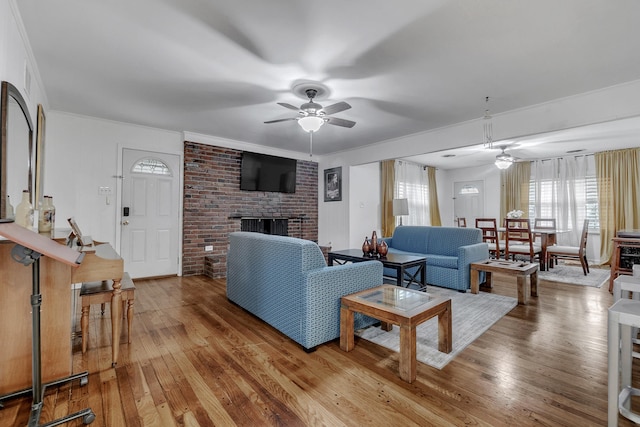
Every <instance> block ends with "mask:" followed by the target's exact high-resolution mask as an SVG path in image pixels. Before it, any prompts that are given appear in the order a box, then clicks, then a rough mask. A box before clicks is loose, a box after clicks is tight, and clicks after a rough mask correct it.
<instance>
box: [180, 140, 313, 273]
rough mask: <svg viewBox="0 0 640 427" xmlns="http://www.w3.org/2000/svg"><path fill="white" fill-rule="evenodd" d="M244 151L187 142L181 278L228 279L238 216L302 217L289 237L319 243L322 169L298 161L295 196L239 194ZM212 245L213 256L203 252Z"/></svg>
mask: <svg viewBox="0 0 640 427" xmlns="http://www.w3.org/2000/svg"><path fill="white" fill-rule="evenodd" d="M241 155H242V151H239V150H233V149H229V148H223V147H214V146H211V145H204V144H198V143H195V142H189V141H185V143H184V213H183V231H184V235H183V242H182V274H183V275H185V276H189V275H195V274H205V256H206V257H207V267H206V274H207V275H208V276H210V277H214V278H218V277H224V276H225V274H226V263H227V245H228V235H229V233H231V232H233V231H240V217H278V218H287V217H291V218H298V217H302V218H303V220H302V221H299V220H295V221H289V227H290V228H289V235H290V236H294V237H301V238H303V239H308V240H313V241H317V240H318V164H317V163H314V162H309V161H301V160H298V166H297V170H296V192H295V193H272V192H264V191H242V190H240V163H241ZM207 245H212V246H213V252H205V250H204V247H205V246H207Z"/></svg>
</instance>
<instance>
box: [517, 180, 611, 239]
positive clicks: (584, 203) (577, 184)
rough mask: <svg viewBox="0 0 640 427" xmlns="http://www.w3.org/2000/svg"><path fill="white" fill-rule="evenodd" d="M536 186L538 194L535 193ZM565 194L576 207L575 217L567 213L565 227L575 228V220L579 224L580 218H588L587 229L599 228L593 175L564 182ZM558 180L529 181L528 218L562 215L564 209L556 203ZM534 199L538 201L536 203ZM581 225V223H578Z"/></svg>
mask: <svg viewBox="0 0 640 427" xmlns="http://www.w3.org/2000/svg"><path fill="white" fill-rule="evenodd" d="M536 188H538V189H539V191H540V195H539V196H538V197H536V196H537V194H536ZM564 190H565V194H569V195H570V196H571V197H573V200H574V201H575V205H576V207H577V212H576V217H577V218H578V221H576V220H575V218H573V216H572V215H568V219H567V224H566V225H567V227H569V228H570V229H573V228H575V224H574V223H575V222H577V223H578V224H581V223H582V221H581V220H580V218H583V219H588V220H589V230H590V231H598V230H600V216H599V213H598V185H597V182H596V177H595V176H587V177H584V178H578V179H574V180H570V181H567V182H566V188H565V189H564ZM559 192H560V182H558V181H554V180H551V179H545V180H541V181H539V182H536V181H535V180H531V181H530V182H529V218H531V219H533V218H536V217H538V218H555V217H558V216H563V213H562V212H564V211H566V210H565V209H563V208H562V207H561V206H559V205H558V202H557V199H558V194H559ZM536 199H538V200H539V201H538V203H537V204H536ZM579 227H581V225H579Z"/></svg>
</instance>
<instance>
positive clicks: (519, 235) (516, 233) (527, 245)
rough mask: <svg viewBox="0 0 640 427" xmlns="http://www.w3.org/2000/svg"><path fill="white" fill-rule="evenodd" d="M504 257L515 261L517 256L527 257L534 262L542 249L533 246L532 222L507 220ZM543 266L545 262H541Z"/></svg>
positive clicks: (516, 219)
mask: <svg viewBox="0 0 640 427" xmlns="http://www.w3.org/2000/svg"><path fill="white" fill-rule="evenodd" d="M506 225H507V226H506V231H505V250H504V257H505V259H509V256H511V257H512V258H514V259H515V255H525V256H528V257H529V261H530V262H533V260H534V259H535V257H536V255H538V254H539V253H540V252H541V251H542V249H541V248H540V247H537V246H535V245H534V244H533V233H532V232H531V222H530V221H529V219H527V218H507V220H506ZM540 263H541V265H542V263H543V260H540Z"/></svg>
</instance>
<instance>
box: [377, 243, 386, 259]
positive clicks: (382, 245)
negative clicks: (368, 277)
mask: <svg viewBox="0 0 640 427" xmlns="http://www.w3.org/2000/svg"><path fill="white" fill-rule="evenodd" d="M388 252H389V245H387V242H385V241H384V240H383V241H381V242H380V243H378V254H379V255H380V256H381V257H385V256H387V253H388Z"/></svg>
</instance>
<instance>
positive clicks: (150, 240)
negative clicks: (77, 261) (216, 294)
mask: <svg viewBox="0 0 640 427" xmlns="http://www.w3.org/2000/svg"><path fill="white" fill-rule="evenodd" d="M122 176H123V178H124V179H123V182H122V212H121V221H122V225H121V227H120V229H121V241H120V255H121V256H122V258H123V259H124V265H125V271H127V272H128V273H129V274H130V275H131V277H132V278H140V277H154V276H166V275H173V274H177V273H178V238H179V236H178V233H179V226H178V224H179V209H180V200H179V197H180V188H179V185H180V157H179V156H177V155H174V154H165V153H155V152H150V151H140V150H130V149H126V148H125V149H123V152H122Z"/></svg>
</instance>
